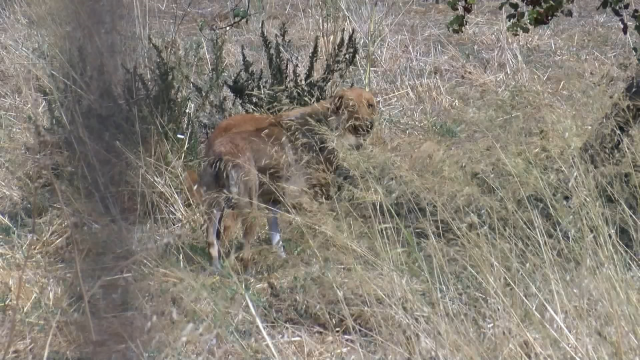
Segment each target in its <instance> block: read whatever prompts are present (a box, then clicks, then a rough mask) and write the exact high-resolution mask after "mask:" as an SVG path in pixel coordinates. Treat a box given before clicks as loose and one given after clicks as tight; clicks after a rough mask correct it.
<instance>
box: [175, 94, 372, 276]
mask: <svg viewBox="0 0 640 360" xmlns="http://www.w3.org/2000/svg"><path fill="white" fill-rule="evenodd" d="M376 113H377V108H376V103H375V99H374V97H373V94H371V93H370V92H368V91H366V90H364V89H361V88H349V89H343V90H340V91H338V92H337V93H336V94H335V95H334V96H333V97H331V98H330V99H328V100H325V101H320V102H318V103H316V104H313V105H310V106H307V107H303V108H298V109H294V110H291V111H287V112H284V113H281V114H278V115H276V116H269V115H259V114H242V115H236V116H232V117H229V118H227V119H225V120H223V121H222V122H221V123H220V124H219V125H218V126H217V127H216V128H215V130H214V131H213V133H212V134H211V135H210V136H209V139H208V140H207V145H206V149H205V155H206V156H207V157H208V158H210V159H213V160H210V162H209V163H208V167H205V169H204V170H203V172H202V173H201V176H200V179H199V181H198V179H197V176H195V173H193V172H191V173H190V174H189V173H188V174H187V176H188V177H189V178H190V183H191V184H194V183H198V186H199V187H200V188H199V189H194V190H190V192H193V193H194V197H196V198H202V196H203V194H204V191H208V190H211V191H217V192H219V190H222V189H224V190H227V191H230V189H231V187H232V186H236V185H238V186H240V185H243V186H244V187H243V189H244V190H243V191H239V192H242V194H240V193H238V195H239V196H242V197H243V198H245V199H247V198H249V199H251V200H250V201H249V202H247V201H244V200H241V201H239V203H238V204H237V205H236V206H235V209H236V210H240V211H242V212H243V215H241V219H240V220H242V222H243V223H245V229H244V233H243V238H244V242H245V249H246V251H245V256H244V257H245V259H248V255H249V241H250V239H251V238H253V237H255V221H254V220H253V216H254V214H255V211H256V208H255V206H257V200H259V201H260V202H261V203H263V204H266V203H268V202H280V201H282V200H283V199H282V198H279V197H278V196H274V194H270V195H264V194H263V193H262V192H261V191H262V190H263V187H262V186H261V185H262V184H258V185H257V187H256V185H252V183H254V182H255V181H256V180H255V179H256V176H258V175H263V176H264V175H267V176H268V173H269V172H270V171H273V170H276V172H280V174H279V175H278V176H276V179H275V180H276V183H278V182H282V181H284V180H285V178H286V177H287V176H288V175H289V174H287V171H288V170H289V169H287V167H289V166H291V165H293V164H294V163H295V162H296V160H293V159H287V160H285V161H284V162H282V161H280V162H278V161H276V158H275V157H274V156H281V157H282V156H283V154H286V155H287V157H288V156H291V155H289V152H293V150H296V151H295V155H298V156H297V158H298V159H300V155H301V154H303V153H304V154H305V155H306V156H307V157H308V159H310V160H311V162H321V163H322V164H323V165H324V166H325V169H326V170H328V171H329V172H332V173H333V172H335V171H336V170H337V168H338V164H337V158H336V154H335V149H333V147H331V146H330V145H329V141H328V139H326V138H325V137H324V136H323V134H322V132H323V131H329V132H333V133H338V135H339V138H340V139H341V140H342V141H346V142H347V143H349V144H350V145H352V146H354V147H355V148H359V147H360V146H361V145H362V142H363V139H364V138H366V137H367V136H368V135H369V134H370V132H371V130H372V129H373V117H374V116H375V115H376ZM257 134H263V135H261V137H260V136H257ZM264 134H266V136H267V138H268V139H267V138H265V135H264ZM266 140H268V141H266ZM289 140H292V141H293V142H294V144H295V146H294V147H293V148H292V147H291V145H290V144H289ZM267 150H268V151H267ZM318 151H319V152H318ZM273 154H277V155H273ZM256 158H258V159H259V160H261V161H266V162H267V163H268V164H270V165H269V166H272V167H271V168H270V167H269V166H261V167H260V166H257V165H256ZM220 161H224V162H226V163H236V164H239V163H242V162H244V163H245V164H244V165H242V166H241V167H237V166H236V168H235V171H236V172H242V173H243V174H247V175H248V180H246V181H242V182H240V183H239V184H233V183H232V182H230V181H229V177H228V169H226V168H225V170H224V171H223V172H220V171H219V170H218V169H213V168H211V164H215V163H219V162H220ZM216 174H217V175H216ZM216 176H217V178H216ZM213 178H216V179H217V181H212V179H213ZM196 187H197V186H196ZM195 190H197V192H199V193H198V194H196V193H195V192H194V191H195ZM258 193H260V198H259V199H258ZM251 201H253V202H251ZM219 202H220V201H219V200H218V204H214V207H216V206H217V207H218V208H222V209H223V210H224V207H225V206H221V205H220V204H219ZM249 204H253V205H251V206H249ZM232 209H233V208H231V209H229V210H231V211H227V212H226V213H225V214H224V216H222V215H223V214H222V213H220V214H215V213H214V216H219V217H218V219H217V220H216V219H214V218H213V217H212V219H211V221H210V223H209V226H208V235H207V238H208V245H209V252H210V253H211V255H212V257H213V259H214V270H217V269H219V263H218V259H217V251H218V250H217V249H218V248H217V244H216V241H215V235H216V234H214V233H212V231H213V230H212V229H215V230H216V232H217V230H218V227H219V225H222V238H223V240H226V239H227V238H228V236H229V234H230V231H231V230H232V228H233V223H234V222H235V220H237V216H238V215H237V214H236V213H235V211H233V210H232ZM215 211H217V210H214V212H215ZM220 218H222V220H221V219H220ZM214 222H215V223H214ZM222 222H224V223H222ZM214 253H215V255H214ZM282 256H284V254H282Z"/></svg>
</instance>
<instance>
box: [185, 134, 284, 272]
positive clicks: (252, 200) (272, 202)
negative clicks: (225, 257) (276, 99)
mask: <svg viewBox="0 0 640 360" xmlns="http://www.w3.org/2000/svg"><path fill="white" fill-rule="evenodd" d="M206 156H207V158H208V161H207V164H206V165H205V167H204V169H203V170H202V172H201V173H200V175H199V176H198V179H197V185H196V186H195V189H194V192H195V195H196V196H197V197H199V198H200V199H202V198H203V195H204V194H208V193H211V201H210V202H208V201H205V206H206V207H207V209H212V210H213V214H212V215H211V218H210V219H209V223H208V226H207V245H208V249H209V253H210V254H211V257H212V259H213V261H212V263H213V270H214V272H217V271H218V270H219V269H220V263H219V260H218V242H217V239H216V238H218V237H219V236H218V228H219V226H220V223H221V221H222V219H224V216H223V215H224V211H225V208H227V207H229V208H230V209H233V210H235V212H236V213H237V217H238V219H239V220H240V222H241V223H242V224H243V225H244V231H243V239H244V255H243V258H244V259H245V260H248V258H249V255H250V241H251V239H253V238H255V236H256V221H255V217H256V215H257V211H258V203H261V204H263V205H268V206H271V207H273V208H275V207H277V206H278V205H279V204H280V203H281V202H282V201H283V200H284V196H283V193H284V189H283V188H282V187H280V186H279V185H282V184H284V183H286V182H287V180H289V179H290V176H291V175H292V174H294V173H295V171H294V170H293V167H294V166H295V160H294V156H293V152H292V151H291V146H290V144H289V142H288V140H287V137H286V135H285V134H284V132H283V131H282V129H280V128H278V127H273V126H272V127H267V128H264V129H261V130H254V131H239V132H232V133H229V134H227V135H225V136H223V137H221V138H219V139H218V140H217V141H215V142H213V143H211V145H210V146H208V147H207V153H206ZM205 200H206V199H205ZM274 216H275V215H274ZM277 236H278V241H279V236H280V235H279V230H278V235H277ZM273 245H274V247H278V252H279V253H280V254H281V256H284V252H283V250H282V245H281V243H279V242H278V243H275V242H274V243H273Z"/></svg>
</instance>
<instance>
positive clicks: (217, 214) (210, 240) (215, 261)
mask: <svg viewBox="0 0 640 360" xmlns="http://www.w3.org/2000/svg"><path fill="white" fill-rule="evenodd" d="M223 210H224V209H223ZM222 213H223V211H220V210H217V209H214V210H213V214H212V215H211V219H210V220H209V224H208V225H207V248H208V250H209V254H211V270H212V272H213V273H214V274H217V273H218V272H220V270H221V269H222V267H221V266H220V258H219V254H218V252H219V247H218V239H217V238H218V229H219V226H220V224H219V222H220V219H221V217H222Z"/></svg>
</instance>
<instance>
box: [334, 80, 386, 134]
mask: <svg viewBox="0 0 640 360" xmlns="http://www.w3.org/2000/svg"><path fill="white" fill-rule="evenodd" d="M330 111H331V113H332V114H333V115H334V116H336V118H337V119H338V124H336V125H337V126H338V127H339V128H340V130H343V135H345V137H346V138H347V139H349V142H353V146H355V147H359V146H361V145H362V140H363V139H364V138H366V137H368V136H369V134H371V131H372V130H373V127H374V118H375V116H376V115H377V114H378V107H377V106H376V100H375V98H374V96H373V94H372V93H371V92H369V91H367V90H365V89H362V88H357V87H352V88H346V89H341V90H339V91H338V92H337V93H336V94H335V95H334V96H333V97H332V98H331V101H330ZM358 144H359V146H358Z"/></svg>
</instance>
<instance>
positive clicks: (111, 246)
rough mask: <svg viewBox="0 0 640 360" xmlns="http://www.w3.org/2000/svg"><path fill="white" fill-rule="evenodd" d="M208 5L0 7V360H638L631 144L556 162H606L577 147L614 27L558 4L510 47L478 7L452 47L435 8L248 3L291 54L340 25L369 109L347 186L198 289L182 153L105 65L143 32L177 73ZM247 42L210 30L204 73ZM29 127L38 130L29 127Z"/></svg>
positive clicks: (210, 14)
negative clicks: (51, 106) (375, 103)
mask: <svg viewBox="0 0 640 360" xmlns="http://www.w3.org/2000/svg"><path fill="white" fill-rule="evenodd" d="M187 5H189V7H187ZM252 6H253V5H252ZM226 7H227V4H218V3H213V2H211V4H209V3H208V2H206V1H191V2H185V3H179V2H177V1H174V2H172V1H167V2H164V1H162V2H153V1H150V0H145V1H142V0H140V1H128V2H124V1H123V2H113V3H110V2H95V3H93V4H91V3H89V2H82V1H71V2H69V1H67V2H59V1H46V2H45V1H39V0H14V1H11V2H7V3H5V5H4V7H2V8H0V11H1V12H0V27H1V31H0V34H2V35H0V49H1V51H0V54H1V56H0V83H1V84H2V86H0V94H1V96H0V98H1V99H2V100H1V101H0V119H1V120H2V128H1V129H2V130H1V131H0V144H1V146H2V152H1V154H2V155H0V156H1V158H0V159H1V164H2V166H1V167H0V169H1V170H0V189H2V192H1V194H2V195H1V197H0V200H1V202H0V204H1V207H0V213H1V214H2V218H1V219H0V222H2V227H1V229H2V231H3V233H2V235H1V237H0V251H1V252H0V254H1V257H0V269H1V271H0V310H1V312H0V314H1V315H0V316H1V319H2V321H1V322H0V323H1V324H2V326H1V327H0V339H3V340H2V341H0V347H1V351H3V352H4V354H3V357H6V358H15V359H22V358H31V357H33V358H50V359H63V358H69V359H79V358H81V357H84V358H87V357H88V358H92V359H98V358H111V357H112V356H115V357H117V358H145V359H147V358H149V359H152V358H157V359H174V358H175V359H184V358H251V359H255V358H280V359H294V358H295V359H298V358H300V359H301V358H311V359H321V358H322V359H324V358H331V359H334V358H335V359H340V358H343V359H351V358H361V359H371V358H394V359H395V358H424V359H470V358H471V359H496V358H508V359H519V358H530V359H533V358H563V359H564V358H580V359H585V358H597V359H605V358H616V359H618V358H620V359H636V358H638V357H639V356H640V350H639V349H640V346H639V344H638V341H640V327H639V325H638V324H640V304H639V300H640V299H639V295H638V294H640V291H639V290H640V286H639V284H640V282H639V281H638V280H639V279H638V262H637V259H638V249H639V247H640V244H639V243H638V240H637V233H638V226H637V225H638V224H637V215H638V213H637V212H638V204H637V201H638V198H637V194H638V192H637V182H636V177H635V174H636V171H635V169H636V168H637V167H636V166H635V164H636V163H637V162H636V156H637V155H636V154H637V151H636V147H637V143H636V140H635V139H636V136H635V132H636V131H637V130H631V131H630V133H629V134H628V135H626V137H625V141H624V142H623V143H622V145H621V146H619V147H617V148H616V154H614V155H612V156H613V157H614V159H613V160H612V161H610V162H609V163H607V164H605V165H602V166H599V167H597V168H594V167H593V166H592V165H591V164H589V163H588V162H586V161H584V160H583V158H582V157H581V156H580V155H581V153H582V150H581V149H582V147H583V144H584V143H585V141H593V142H594V143H595V144H596V149H599V148H600V147H602V148H607V149H608V148H611V144H610V143H607V142H606V141H607V139H608V138H607V136H599V135H598V134H601V133H604V134H605V135H606V134H608V132H607V131H608V130H607V129H608V128H607V127H606V126H608V124H609V122H610V120H609V121H608V122H607V121H603V119H611V116H608V117H607V116H605V115H606V114H607V113H608V112H609V111H610V110H611V109H612V104H614V102H616V101H618V97H617V96H618V94H620V93H621V92H622V90H623V89H624V87H625V85H626V81H627V77H628V75H630V74H633V73H634V66H633V65H632V64H633V63H632V56H633V55H632V53H631V51H630V49H629V46H628V39H626V38H624V37H623V36H620V31H619V29H618V24H617V22H616V20H615V19H614V18H612V17H607V16H605V15H603V14H602V13H600V12H596V11H595V6H593V4H576V12H575V13H576V14H577V16H576V17H574V18H573V19H557V21H554V23H553V24H552V25H551V26H549V27H545V28H540V29H536V30H533V31H532V33H531V34H529V35H527V36H522V37H520V38H514V37H511V36H509V35H508V34H507V33H506V30H505V28H506V24H505V22H504V14H502V13H501V12H499V11H497V10H496V9H497V4H496V3H492V2H487V3H486V4H482V5H481V6H480V7H479V8H478V10H477V13H476V14H475V16H474V17H473V19H472V21H470V26H469V29H468V31H467V32H466V33H465V34H463V35H459V36H455V35H452V34H449V33H447V32H446V28H445V22H446V21H447V20H448V17H449V16H450V11H449V10H448V9H447V8H446V6H445V5H433V4H428V5H424V6H422V5H419V4H417V2H416V3H407V2H383V1H381V2H379V4H378V6H377V7H373V6H371V4H370V3H369V2H365V1H358V0H339V1H309V2H306V1H305V2H279V1H262V7H263V8H264V9H265V12H264V13H262V14H257V15H256V19H258V18H264V19H266V22H267V26H268V28H269V29H271V31H275V29H276V26H277V25H278V23H279V21H280V20H282V19H287V20H288V23H289V28H290V32H289V34H290V36H291V39H292V40H293V44H294V49H293V50H295V52H298V51H299V54H301V55H302V56H301V57H300V58H301V59H302V60H301V61H304V59H305V58H306V51H308V50H309V47H310V40H312V39H313V36H314V35H315V34H316V33H318V32H319V31H322V32H323V41H325V42H327V43H329V42H330V41H332V40H331V39H332V37H331V35H332V32H334V31H337V30H336V29H339V28H340V27H341V26H342V25H344V24H347V25H348V26H353V27H355V28H356V29H357V34H358V35H359V39H360V42H361V49H363V50H365V51H363V52H362V53H361V56H360V58H359V60H358V61H359V63H358V68H357V69H355V71H354V72H353V74H352V76H353V81H354V82H355V83H356V84H357V85H360V86H363V85H364V84H365V77H366V76H367V75H365V74H367V73H368V74H369V75H368V76H369V80H370V84H371V88H372V90H373V91H375V93H376V95H377V98H378V100H379V108H380V110H381V111H380V112H381V115H380V118H379V121H378V125H377V128H376V130H375V132H374V134H373V136H372V138H371V139H370V140H369V144H368V146H367V148H366V149H364V150H363V151H360V152H358V153H353V152H349V151H345V152H344V153H343V155H344V159H343V160H344V161H345V162H347V163H348V164H349V165H350V166H351V167H352V168H353V169H356V170H357V174H359V180H360V183H361V186H360V187H359V188H358V189H352V190H350V191H346V192H343V193H341V194H339V196H338V197H337V198H336V199H335V201H333V202H327V203H316V202H312V203H310V204H308V206H307V207H306V210H305V211H304V212H302V211H300V212H298V213H291V214H285V215H283V217H282V222H283V226H282V227H283V229H284V243H285V251H286V252H287V254H288V258H287V260H286V261H282V260H278V258H277V256H275V255H274V254H271V252H270V248H269V246H267V245H266V242H265V246H255V247H253V253H254V257H253V258H254V262H253V264H252V269H251V271H250V272H249V273H248V274H243V273H242V272H240V271H239V270H237V269H236V268H235V267H234V266H233V262H229V263H228V266H226V267H225V272H224V273H223V275H221V276H220V277H211V276H210V275H208V274H206V273H203V272H202V271H203V270H204V269H206V261H207V259H208V258H207V256H206V252H205V251H204V239H203V235H204V233H203V232H202V231H201V226H202V224H203V219H202V217H201V215H200V213H199V212H198V211H197V209H195V208H193V207H190V206H188V205H189V201H188V199H186V198H185V196H186V195H185V194H184V189H183V186H182V183H181V180H180V177H181V171H182V170H183V169H184V168H185V167H188V166H192V164H190V163H189V162H188V161H187V160H188V159H187V156H186V155H185V154H186V153H187V151H186V150H185V149H180V148H179V147H176V146H174V145H175V144H173V143H172V142H171V140H167V139H166V138H163V137H162V136H161V134H160V129H162V124H164V121H165V120H167V119H166V117H162V116H160V115H158V114H160V113H159V112H158V113H152V114H151V115H149V114H148V113H144V111H143V110H144V109H147V108H144V107H143V106H142V105H136V106H127V105H128V104H127V103H124V101H123V95H122V90H123V88H125V87H126V84H127V81H130V78H127V75H126V72H124V71H123V70H122V68H121V66H120V64H121V63H123V64H124V65H126V66H127V67H129V68H131V67H132V66H133V64H135V63H137V64H138V66H139V67H140V69H151V67H145V65H148V66H153V61H154V57H153V51H152V49H151V48H150V47H149V45H148V42H147V36H148V35H152V36H153V37H154V38H156V39H161V38H164V39H165V40H167V41H166V42H161V41H159V42H160V43H162V44H165V43H166V44H169V45H167V47H168V48H169V47H172V46H173V47H174V51H175V52H174V53H172V54H173V55H172V56H171V57H169V61H173V64H176V65H177V66H182V67H184V68H185V69H186V70H185V73H189V74H193V75H194V78H199V76H200V74H202V73H206V71H207V70H210V69H211V62H210V59H211V53H210V52H209V50H206V51H205V50H204V49H205V48H199V50H198V51H199V53H198V54H199V56H198V57H195V59H197V60H194V61H193V62H185V61H181V59H186V58H187V57H188V56H187V54H188V52H189V51H192V49H194V47H193V46H194V45H193V44H195V43H198V42H202V37H201V36H200V33H199V31H198V21H199V19H200V18H205V19H207V20H211V21H213V20H216V19H217V18H218V16H219V14H221V12H222V10H223V9H224V8H226ZM328 7H332V8H331V11H330V12H329V14H330V15H331V16H327V12H328V10H327V9H328ZM372 20H373V21H372ZM372 24H373V26H372ZM372 29H373V31H372ZM258 34H259V22H258V21H253V20H252V21H250V22H249V23H248V24H244V23H243V24H241V26H239V27H236V28H234V29H231V30H230V31H228V32H227V33H226V35H225V36H226V43H225V48H224V56H225V59H226V66H227V67H228V71H229V72H228V73H229V74H230V73H232V72H233V71H234V70H235V67H234V66H236V64H239V56H240V54H239V50H240V44H244V45H245V46H246V48H247V50H248V53H249V54H250V56H252V58H253V59H255V61H256V63H257V64H260V63H261V62H262V61H263V57H262V55H261V53H260V51H261V49H260V39H259V38H258V36H257V35H258ZM334 34H335V33H334ZM171 39H175V40H174V41H173V42H170V41H169V40H171ZM326 47H327V46H326V45H325V48H326ZM369 49H370V50H369ZM368 54H370V56H369V55H368ZM369 59H370V61H369ZM187 64H188V66H187ZM367 68H369V71H367ZM145 71H147V70H145ZM148 71H149V72H147V73H146V74H150V73H151V70H148ZM176 81H177V80H176ZM65 84H66V87H65V86H63V85H65ZM43 89H44V90H46V91H45V92H43V91H42V90H43ZM181 91H184V92H186V91H187V90H184V89H182V90H181ZM43 94H49V96H50V99H48V98H45V97H44V96H43ZM181 94H183V93H181ZM56 96H57V97H56ZM53 99H58V100H59V101H60V103H61V105H60V106H59V107H58V108H57V109H58V112H57V113H56V114H53V116H52V115H51V114H49V113H47V106H46V101H47V100H49V101H52V100H53ZM136 104H139V103H136ZM196 105H197V99H195V100H193V101H192V103H189V106H196ZM228 105H229V106H231V105H232V104H230V103H229V104H228ZM236 111H238V109H237V108H233V107H231V112H236ZM145 114H146V115H145ZM154 114H155V115H154ZM166 116H168V115H166ZM207 116H209V117H211V119H215V120H216V121H217V120H219V119H220V118H221V117H222V114H220V113H216V112H214V110H211V111H210V112H209V113H207ZM52 118H53V119H56V121H58V122H59V123H58V124H57V125H56V126H57V129H59V131H58V132H55V133H54V134H53V135H51V134H46V135H41V136H36V134H37V132H36V131H35V130H34V124H37V123H40V124H41V125H47V123H48V122H49V121H51V119H52ZM213 123H215V121H213ZM609 140H610V139H609ZM614 141H615V136H614ZM34 234H35V235H34ZM263 235H264V234H263ZM263 237H264V236H263ZM256 245H257V244H256Z"/></svg>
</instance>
